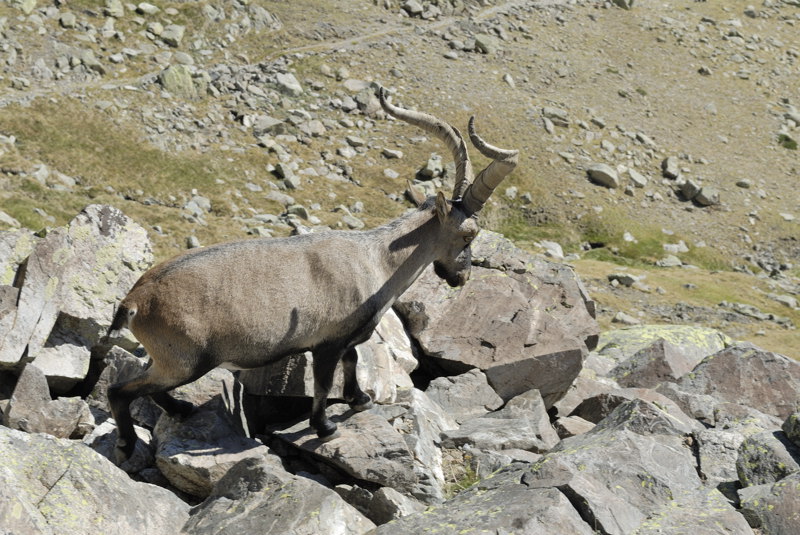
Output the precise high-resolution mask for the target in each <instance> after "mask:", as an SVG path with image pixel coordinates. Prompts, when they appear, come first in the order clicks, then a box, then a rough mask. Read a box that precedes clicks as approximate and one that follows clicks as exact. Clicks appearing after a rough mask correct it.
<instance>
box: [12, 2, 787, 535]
mask: <svg viewBox="0 0 800 535" xmlns="http://www.w3.org/2000/svg"><path fill="white" fill-rule="evenodd" d="M798 24H800V6H798V5H797V2H796V1H794V0H766V1H764V2H763V3H761V4H760V5H758V6H750V5H749V4H747V3H746V2H739V1H735V2H726V3H724V4H720V3H715V2H694V1H689V0H671V1H669V2H661V3H659V4H657V5H656V4H654V3H633V2H626V1H622V0H620V1H614V2H606V3H602V2H595V1H580V0H563V1H546V2H545V1H543V2H537V1H528V2H525V1H510V2H494V3H492V2H471V1H464V2H462V1H459V0H447V1H444V0H440V1H438V2H434V1H430V2H429V1H419V2H416V1H413V0H410V1H403V2H395V1H393V0H387V1H380V2H369V1H366V0H364V1H361V2H336V1H323V2H320V1H318V0H313V1H312V0H297V1H294V2H277V1H266V0H264V1H241V2H214V1H201V2H155V3H152V4H151V3H140V4H129V3H124V2H120V1H118V0H102V1H93V0H74V1H71V2H68V3H67V2H60V1H55V2H43V1H42V0H11V1H9V2H7V3H4V4H2V5H0V35H1V36H2V40H1V41H0V65H1V66H2V71H3V72H2V79H0V106H2V111H3V113H1V114H0V171H2V174H0V186H2V188H0V189H1V190H2V192H0V199H2V201H0V202H2V204H1V205H0V225H2V227H0V228H2V229H9V230H6V231H3V232H2V233H0V267H1V268H2V269H0V277H1V278H0V339H1V340H2V341H1V342H0V409H1V410H2V413H3V422H2V423H3V426H2V427H0V456H2V458H3V459H5V460H6V461H5V462H4V464H3V467H2V468H0V480H2V485H0V494H2V495H3V498H2V500H0V519H2V522H0V526H2V528H3V529H4V530H8V531H9V532H11V533H15V534H16V533H59V534H60V533H87V532H90V529H94V528H90V527H89V526H95V527H96V532H97V533H105V532H107V531H108V529H109V528H108V526H109V525H112V524H113V525H114V526H119V528H118V529H121V530H123V531H122V532H125V533H127V532H128V531H131V532H133V531H139V532H141V530H142V526H145V527H146V531H147V532H148V533H177V532H179V531H182V532H184V533H192V534H200V533H234V532H235V533H241V532H248V531H256V530H261V531H264V530H265V529H266V530H267V531H270V532H275V533H319V532H321V531H323V530H325V531H326V532H331V533H368V532H376V533H421V532H432V531H437V532H444V533H458V532H461V531H463V530H465V529H473V530H477V531H480V530H491V531H498V532H514V533H542V532H547V533H597V532H599V533H625V534H628V533H688V532H690V531H691V532H693V533H694V532H698V531H699V532H701V533H753V532H754V530H756V531H755V532H758V533H777V534H794V533H796V532H798V531H800V516H798V515H799V514H800V513H798V511H797V504H798V497H797V492H796V491H797V483H798V473H799V472H798V471H799V470H800V464H798V462H799V460H800V456H799V455H798V448H800V438H798V431H797V418H798V416H797V413H796V412H795V411H796V410H797V404H798V401H800V368H799V366H800V365H798V364H797V362H796V361H795V360H794V359H796V358H797V357H798V347H800V342H799V341H798V336H797V334H796V324H797V322H798V321H800V311H798V305H797V295H798V292H800V283H799V282H798V268H797V262H798V257H799V256H800V249H799V248H798V241H797V236H798V226H797V225H798V219H797V216H798V210H799V209H800V206H799V205H798V200H797V199H798V197H797V195H796V192H795V191H794V190H795V188H794V182H796V177H797V173H798V166H797V154H798V153H797V152H796V141H797V137H798V124H800V116H798V112H797V108H796V106H798V104H797V102H798V99H800V94H798V86H797V84H796V80H797V77H798V74H800V73H798V69H799V68H800V67H798V57H799V56H798V54H799V53H800V51H799V49H798V42H797V38H796V31H797V25H798ZM378 84H380V85H382V86H385V87H387V88H388V89H389V90H390V92H391V93H392V98H393V99H394V101H395V102H399V103H402V104H403V105H405V106H409V107H416V108H419V109H422V110H425V111H429V112H432V113H435V114H437V115H438V116H440V117H442V118H445V119H447V120H448V121H452V122H453V123H454V124H456V125H457V126H459V127H463V125H464V124H465V123H466V118H467V117H468V116H469V115H471V114H475V115H477V125H478V129H479V131H480V132H481V133H482V134H483V135H484V136H485V137H486V138H487V139H488V140H489V141H491V142H492V143H495V144H497V145H500V146H507V147H513V148H519V149H520V150H521V152H522V154H523V158H522V163H521V165H520V166H519V167H518V169H517V170H516V171H515V173H514V174H513V175H512V176H510V177H509V179H508V180H507V183H504V186H503V188H501V189H502V191H497V192H496V193H495V196H494V198H493V200H492V204H491V206H488V207H487V209H486V210H484V212H483V214H482V219H483V221H482V223H483V225H484V228H487V229H491V230H496V231H501V232H502V233H503V234H505V235H506V236H507V237H509V238H511V239H512V241H513V242H514V243H513V244H512V243H511V242H509V241H508V240H506V239H505V238H503V237H502V236H500V235H498V234H495V233H492V232H489V231H486V232H483V233H482V234H481V235H480V239H479V241H477V242H476V245H475V249H476V254H475V258H474V268H473V269H474V271H475V272H478V273H479V274H480V276H479V277H474V278H473V281H471V282H470V286H468V290H467V291H462V292H458V293H453V292H450V291H448V290H446V289H444V288H442V287H441V285H439V284H438V282H437V281H436V279H435V278H434V277H433V276H431V275H430V274H427V275H425V276H423V277H422V278H421V279H420V281H418V283H417V284H416V285H415V286H414V287H412V288H411V289H410V290H409V292H407V294H406V295H405V296H404V297H403V299H401V300H400V301H399V302H398V303H397V306H396V310H395V311H393V313H391V314H387V316H386V318H384V321H383V322H382V324H381V326H380V328H379V329H378V331H377V332H376V334H375V336H373V338H372V339H371V340H370V341H369V342H368V343H367V344H364V345H363V346H362V347H361V348H360V349H359V351H360V355H361V358H360V362H361V369H360V370H359V377H360V381H361V382H362V384H363V385H366V388H367V389H368V390H369V392H370V393H371V394H372V395H373V397H374V398H376V400H377V401H378V402H379V403H378V404H377V406H376V407H375V408H374V409H372V410H370V411H367V412H364V413H359V414H350V413H349V412H348V411H347V407H346V405H343V404H338V405H337V404H334V405H332V406H331V407H329V409H328V410H329V413H330V414H331V416H333V417H334V419H335V420H336V421H338V422H339V425H340V428H341V429H342V437H341V438H340V439H338V440H336V441H333V442H331V443H328V444H320V443H318V442H317V441H316V440H315V439H314V438H313V435H312V434H311V432H310V430H309V429H308V426H307V421H306V420H305V418H306V417H307V411H308V409H309V408H310V403H309V399H308V395H309V393H310V362H311V361H310V359H311V357H310V355H301V356H297V358H294V359H292V360H288V361H286V362H284V363H281V364H279V365H276V366H272V367H270V368H269V369H265V370H260V371H254V372H247V373H243V374H240V375H239V376H238V377H234V376H233V375H231V374H230V373H229V372H227V371H221V370H219V371H216V372H214V373H212V374H209V375H208V376H207V377H205V378H204V379H203V380H202V381H199V382H198V383H197V384H195V385H187V387H184V388H182V389H181V390H180V391H179V392H178V394H177V395H178V396H179V397H180V398H181V399H185V400H187V401H191V402H192V403H194V404H195V405H196V406H198V410H197V411H196V412H195V413H194V414H193V415H192V416H191V417H190V418H188V419H186V420H179V419H175V418H171V417H169V416H166V415H162V414H161V411H160V409H158V408H157V407H155V406H154V405H153V404H152V403H150V402H149V401H147V400H141V401H139V402H137V403H136V407H135V409H134V416H135V419H136V421H137V424H138V426H139V427H137V433H139V436H140V438H141V440H140V442H139V444H138V446H137V450H136V453H135V455H134V456H133V457H132V459H131V460H130V461H128V462H127V463H126V464H125V465H123V466H122V467H115V466H114V465H113V463H111V462H110V461H108V460H107V459H106V458H110V457H111V456H112V455H111V454H112V449H113V441H114V438H115V424H114V422H113V420H111V419H109V413H108V407H107V401H106V397H105V392H106V389H107V388H108V386H109V385H110V384H112V383H113V382H115V381H117V380H119V379H120V378H122V377H125V376H129V375H130V374H134V373H137V372H138V371H139V370H141V369H142V367H143V366H144V365H145V362H146V360H145V359H144V358H142V357H143V355H141V350H140V349H139V347H138V344H137V343H136V341H135V340H133V339H130V338H121V339H118V340H115V341H114V344H115V345H114V346H113V347H111V346H109V345H108V344H107V343H105V341H103V340H102V334H103V333H104V331H105V329H106V328H107V326H108V322H109V321H110V318H111V315H112V311H113V306H114V304H115V303H116V302H117V301H118V300H119V299H120V298H121V297H122V296H123V295H124V294H125V292H126V291H127V290H128V289H129V288H130V286H131V284H132V283H133V281H134V280H135V279H136V277H137V276H138V275H139V274H140V273H141V272H142V271H143V270H144V269H146V268H147V267H148V266H149V265H150V264H151V263H152V262H153V259H154V258H156V259H160V258H165V257H166V256H168V255H170V254H172V253H174V252H177V251H179V250H181V249H184V248H186V247H195V246H198V245H203V244H207V243H212V242H215V241H219V240H222V239H230V238H238V237H245V236H248V235H260V236H271V235H274V236H278V235H287V234H290V233H303V232H311V231H318V230H321V229H325V228H334V229H343V230H344V229H359V228H363V227H370V226H374V225H377V224H381V223H383V222H385V221H387V220H389V219H390V218H391V217H393V216H395V215H398V214H400V213H402V212H403V211H405V210H406V209H407V208H408V207H409V204H408V203H407V201H406V200H405V187H406V186H405V178H407V177H412V176H415V182H416V184H417V186H418V187H421V188H423V189H425V190H426V191H428V192H432V191H434V190H436V189H445V190H448V189H449V188H450V187H451V185H452V176H453V170H452V167H451V164H449V163H448V162H449V156H448V155H447V154H446V152H445V151H443V147H441V146H439V145H438V144H435V143H433V142H432V141H431V140H429V139H427V138H426V137H424V136H422V135H421V134H420V132H418V131H414V130H412V129H410V128H409V127H407V126H406V125H401V124H399V123H398V122H395V121H391V120H389V119H387V118H386V117H384V116H383V114H382V112H381V111H380V110H379V106H378V105H377V101H376V98H375V89H376V87H377V86H378ZM477 163H478V164H480V163H481V160H480V159H477ZM87 205H88V207H87ZM75 214H79V215H78V216H77V217H76V215H75ZM45 227H46V229H45V230H42V229H43V228H45ZM531 253H535V254H533V255H532V254H531ZM565 260H566V261H568V262H570V264H571V265H566V264H563V263H557V262H561V261H565ZM576 272H577V273H578V274H580V276H581V280H582V281H583V282H581V280H579V279H578V278H577V277H576V276H575V273H576ZM612 323H614V324H613V325H612ZM649 323H660V324H662V325H648V324H649ZM665 323H666V324H674V325H663V324H665ZM598 324H599V326H598ZM626 324H627V325H628V327H626V328H619V327H621V326H625V325H626ZM612 327H613V328H617V329H615V330H612V329H611V328H612ZM598 335H599V336H598ZM742 341H744V342H742ZM748 341H749V342H748ZM753 343H755V344H756V345H753ZM337 395H338V394H336V393H334V398H335V397H336V396H337ZM190 506H191V508H190ZM126 530H127V531H126ZM0 531H2V530H0Z"/></svg>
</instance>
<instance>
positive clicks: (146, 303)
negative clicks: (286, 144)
mask: <svg viewBox="0 0 800 535" xmlns="http://www.w3.org/2000/svg"><path fill="white" fill-rule="evenodd" d="M379 96H380V102H381V105H382V107H383V109H384V110H385V111H386V112H387V113H388V114H389V115H392V116H394V117H396V118H397V119H401V120H403V121H406V122H408V123H410V124H412V125H416V126H419V127H420V128H422V129H423V130H426V131H427V132H429V133H430V134H432V135H434V136H436V137H438V138H439V139H441V140H442V141H444V143H446V144H447V146H448V148H449V149H450V151H451V152H452V154H453V157H454V159H455V162H456V177H455V187H454V191H453V198H452V199H451V200H447V199H446V198H445V196H444V195H443V194H442V193H441V192H439V193H438V194H437V195H436V196H435V197H434V196H432V197H429V198H427V199H422V198H420V197H421V195H419V194H417V195H416V196H415V202H416V203H417V204H418V209H417V210H416V211H413V212H410V213H407V214H405V215H403V216H401V217H399V218H398V219H396V220H394V221H392V222H390V223H388V224H386V225H383V226H381V227H378V228H375V229H373V230H367V231H360V232H356V231H349V232H321V233H315V234H306V235H302V236H293V237H289V238H280V239H270V238H266V239H249V240H243V241H234V242H229V243H222V244H218V245H214V246H210V247H206V248H202V249H193V250H191V251H188V252H185V253H183V254H180V255H178V256H176V257H174V258H172V259H171V260H167V261H166V262H163V263H161V264H159V265H157V266H155V267H153V268H152V269H150V270H149V271H148V272H146V273H145V274H144V275H142V277H141V278H140V279H139V280H138V281H137V282H136V284H135V285H134V286H133V288H132V289H131V291H130V293H129V294H128V295H127V296H126V297H125V299H123V301H122V302H121V303H120V305H119V308H118V310H117V312H116V314H115V316H114V319H113V322H112V324H111V327H110V328H109V331H108V332H109V335H112V334H114V333H115V332H116V331H117V330H119V329H121V328H122V327H125V326H127V327H129V328H130V330H131V331H132V332H133V334H134V335H135V336H136V338H137V339H138V340H139V342H140V343H141V344H142V346H144V348H145V349H146V351H147V354H148V355H149V356H150V359H151V363H150V366H149V367H148V368H147V369H146V370H145V371H144V372H143V373H142V374H141V375H140V376H139V377H136V378H134V379H132V380H129V381H123V382H121V383H118V384H115V385H113V386H112V387H110V388H109V390H108V398H109V404H110V406H111V411H112V413H113V416H114V418H115V420H116V422H117V426H118V439H117V448H116V457H117V460H118V461H119V462H123V461H124V460H126V459H128V458H129V457H130V455H131V454H132V453H133V450H134V446H135V443H136V435H135V433H134V429H133V422H132V420H131V415H130V409H129V406H130V403H131V401H133V400H134V399H136V398H137V397H140V396H145V395H149V396H151V397H152V399H153V400H154V401H155V402H156V403H157V404H158V405H159V406H161V407H162V408H163V409H164V410H166V411H167V412H168V413H172V414H175V413H177V414H180V415H186V414H188V413H189V412H191V410H192V408H193V407H192V406H191V404H189V403H186V402H182V401H179V400H176V399H175V398H173V397H172V396H171V395H169V394H168V393H167V391H168V390H170V389H172V388H175V387H177V386H180V385H184V384H186V383H189V382H191V381H194V380H196V379H198V378H200V377H201V376H202V375H204V374H205V373H206V372H208V371H210V370H211V369H213V368H215V367H218V366H220V367H228V368H234V369H248V368H256V367H259V366H263V365H265V364H268V363H270V362H274V361H276V360H279V359H281V358H284V357H286V356H288V355H292V354H297V353H301V352H303V351H311V352H312V354H313V357H314V358H313V374H314V401H313V405H312V409H311V417H310V425H311V427H313V428H314V430H315V431H316V434H317V436H318V437H319V439H320V440H323V441H324V440H330V439H332V438H334V437H335V436H337V433H336V424H334V423H333V422H331V421H330V420H329V419H328V418H327V417H326V415H325V407H326V402H327V397H328V392H329V391H330V388H331V385H332V382H333V375H334V370H335V368H336V365H337V363H338V362H339V361H340V360H341V361H342V363H343V371H344V385H343V394H344V399H345V401H346V402H347V403H348V404H349V405H350V407H351V408H352V409H354V410H356V411H361V410H365V409H368V408H369V407H371V406H372V400H371V399H370V396H369V395H368V394H366V393H364V392H363V391H362V390H361V388H360V387H359V385H358V382H357V379H356V363H357V360H358V354H357V353H356V349H355V347H356V346H357V345H358V344H361V343H362V342H365V341H366V340H367V339H368V338H369V337H370V335H371V333H372V331H373V330H374V329H375V327H376V326H377V325H378V322H379V320H380V318H381V316H383V314H384V312H386V310H387V309H388V308H389V307H391V306H392V304H393V303H394V302H395V300H396V299H397V298H398V297H399V296H400V295H401V294H402V293H403V292H404V291H405V290H406V289H407V288H408V287H409V286H410V285H411V284H412V283H413V282H414V281H415V280H416V279H417V277H418V276H419V275H420V274H421V273H422V271H423V270H424V269H425V268H426V267H427V266H428V265H429V264H431V263H433V265H434V268H435V272H436V275H438V276H439V277H440V278H442V279H444V280H445V281H447V283H448V284H449V285H450V286H453V287H457V286H462V285H463V284H464V283H465V282H466V281H467V279H468V278H469V274H470V267H471V250H470V243H471V242H472V240H473V239H474V238H475V236H476V235H477V233H478V225H477V215H476V214H477V213H478V212H479V211H480V210H481V208H482V207H483V205H484V203H485V202H486V201H487V199H488V198H489V196H490V195H491V194H492V191H493V190H494V189H495V188H496V187H497V186H498V185H499V184H500V182H501V181H502V180H503V178H504V177H505V176H506V175H507V174H508V173H510V172H511V171H512V170H513V169H514V167H515V166H516V164H517V157H518V151H515V150H503V149H498V148H496V147H493V146H492V145H489V144H488V143H486V142H485V141H483V139H481V138H480V137H479V136H478V135H477V134H476V133H475V128H474V117H472V118H471V119H470V121H469V136H470V139H471V140H472V143H473V144H474V145H475V147H476V148H477V149H478V150H479V151H480V152H481V153H482V154H483V155H485V156H487V157H489V158H491V159H493V161H492V162H491V163H490V164H489V165H488V166H487V167H486V168H485V169H484V170H483V171H481V172H480V173H479V174H478V176H477V178H475V180H474V181H473V180H472V178H473V172H472V165H471V163H470V159H469V155H468V153H467V146H466V144H465V142H464V139H463V138H462V136H461V133H460V132H459V131H458V130H457V129H456V128H454V127H452V126H451V125H449V124H447V123H444V122H443V121H441V120H439V119H437V118H436V117H433V116H431V115H428V114H425V113H420V112H415V111H410V110H405V109H402V108H399V107H396V106H394V105H392V104H391V103H389V102H387V100H386V94H385V91H384V90H383V89H381V90H380V95H379Z"/></svg>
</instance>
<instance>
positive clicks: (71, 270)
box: [0, 205, 152, 387]
mask: <svg viewBox="0 0 800 535" xmlns="http://www.w3.org/2000/svg"><path fill="white" fill-rule="evenodd" d="M151 263H152V252H151V248H150V242H149V240H148V238H147V232H146V231H145V230H144V229H143V228H142V227H141V226H139V225H138V224H136V223H134V222H133V221H132V220H131V219H129V218H128V217H126V216H125V215H124V214H122V212H120V211H119V210H117V209H116V208H112V207H110V206H103V205H90V206H87V207H86V208H85V209H84V210H83V211H82V212H81V213H80V214H78V216H77V217H75V218H74V219H73V220H72V221H71V222H70V223H69V225H67V226H66V227H59V228H56V229H54V230H52V231H50V232H49V233H48V234H47V236H46V237H45V238H44V239H42V240H40V241H38V242H37V243H36V245H35V247H34V248H33V250H32V252H31V254H30V256H29V257H28V259H27V269H26V270H25V272H24V277H22V279H21V280H17V283H16V285H15V286H16V287H18V288H19V297H18V302H17V305H16V307H14V308H13V309H12V310H9V311H8V313H7V314H6V315H5V317H4V318H3V321H2V322H0V328H4V329H6V330H5V331H4V332H0V340H2V341H1V342H0V367H13V366H16V365H17V363H18V362H19V360H20V358H21V357H22V355H23V353H24V352H25V350H26V348H27V354H28V356H29V357H30V358H33V359H34V361H35V359H36V358H37V357H38V356H39V355H40V354H41V353H42V352H43V350H45V349H47V352H46V353H45V354H43V358H44V359H45V360H52V358H53V355H51V354H50V353H52V352H58V351H59V349H60V347H59V346H60V345H65V346H69V345H72V341H73V340H74V339H75V337H79V338H80V339H81V340H82V341H83V343H85V344H87V345H88V346H89V347H90V346H91V345H94V344H96V343H97V342H98V341H99V340H100V338H101V337H102V336H103V335H105V330H106V329H107V328H108V325H109V324H110V321H111V314H110V311H111V310H113V307H114V305H115V304H116V303H117V302H119V300H120V299H122V298H123V297H124V296H125V293H126V292H127V291H128V290H130V288H131V286H133V283H134V282H135V281H136V279H138V277H139V276H140V275H141V274H142V273H143V272H144V270H145V269H146V268H147V267H148V266H149V265H150V264H151ZM18 279H19V277H18ZM59 314H61V315H62V317H61V321H60V325H61V326H62V327H64V328H65V329H66V328H68V330H69V332H70V333H72V336H71V337H65V336H62V334H63V332H62V331H57V332H56V333H55V334H54V336H53V338H52V339H51V336H50V335H51V332H52V331H53V327H54V326H55V325H56V320H57V319H59ZM12 326H13V328H12ZM64 349H65V350H67V348H66V347H65V348H64ZM56 354H57V353H56ZM87 366H88V360H87ZM46 373H47V372H46ZM73 380H74V378H73ZM69 384H74V382H73V381H67V383H66V384H61V385H59V386H62V387H66V386H67V385H69ZM53 386H54V385H53V384H51V387H53Z"/></svg>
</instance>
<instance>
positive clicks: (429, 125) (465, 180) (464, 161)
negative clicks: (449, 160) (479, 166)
mask: <svg viewBox="0 0 800 535" xmlns="http://www.w3.org/2000/svg"><path fill="white" fill-rule="evenodd" d="M378 97H379V98H380V101H381V106H382V107H383V109H384V111H385V112H386V113H388V114H389V115H391V116H392V117H395V118H397V119H400V120H403V121H405V122H407V123H409V124H412V125H414V126H418V127H420V128H422V129H423V130H425V131H426V132H428V133H430V134H432V135H434V136H436V137H438V138H439V139H441V140H442V141H444V142H445V144H446V145H447V148H449V149H450V152H452V153H453V159H454V160H455V164H456V183H455V186H454V187H453V200H456V199H460V198H461V197H462V196H463V195H464V194H465V192H466V191H467V189H468V188H467V186H468V185H469V183H470V181H471V180H472V176H473V174H472V162H470V161H469V154H468V153H467V144H466V143H465V142H464V138H463V137H461V132H459V131H458V129H457V128H455V127H453V126H451V125H449V124H447V123H445V122H444V121H442V120H440V119H437V118H436V117H434V116H433V115H428V114H427V113H421V112H418V111H411V110H405V109H403V108H398V107H397V106H395V105H393V104H390V103H389V102H388V101H387V100H386V89H384V88H383V87H381V88H380V90H379V91H378Z"/></svg>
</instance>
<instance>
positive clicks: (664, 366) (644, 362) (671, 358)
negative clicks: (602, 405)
mask: <svg viewBox="0 0 800 535" xmlns="http://www.w3.org/2000/svg"><path fill="white" fill-rule="evenodd" d="M701 360H702V357H699V356H697V355H696V354H695V355H694V356H693V355H692V354H690V353H686V352H684V351H683V350H682V349H681V348H680V347H678V346H675V345H673V344H671V343H670V342H668V341H666V340H664V339H663V338H660V339H658V340H656V341H655V342H653V343H652V344H650V345H649V346H647V347H645V348H643V349H640V350H639V351H637V352H636V353H634V355H633V356H632V357H630V358H629V359H628V360H625V361H623V362H622V363H620V364H619V365H618V366H617V367H615V368H614V369H613V370H611V372H609V375H610V376H611V377H613V378H614V379H616V380H617V382H618V383H619V384H620V385H621V386H632V387H639V388H653V387H655V386H657V385H658V384H659V383H661V382H663V381H672V382H675V381H677V380H678V379H680V378H681V377H682V376H683V375H684V374H686V373H688V372H690V371H692V369H693V368H694V367H695V366H696V365H697V364H699V362H700V361H701Z"/></svg>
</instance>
